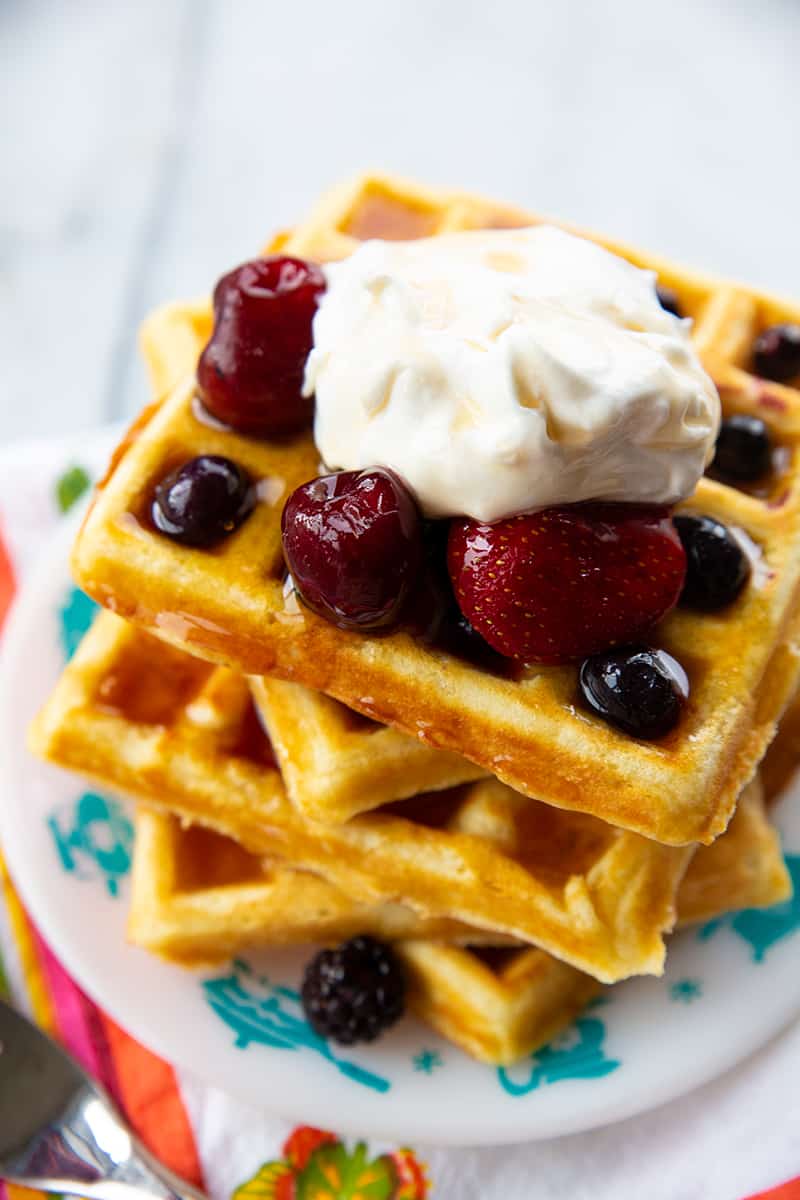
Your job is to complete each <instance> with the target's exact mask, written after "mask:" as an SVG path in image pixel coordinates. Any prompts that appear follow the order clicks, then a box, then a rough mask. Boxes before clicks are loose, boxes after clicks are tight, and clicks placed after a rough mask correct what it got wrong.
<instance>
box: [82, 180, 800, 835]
mask: <svg viewBox="0 0 800 1200" xmlns="http://www.w3.org/2000/svg"><path fill="white" fill-rule="evenodd" d="M540 219H541V218H537V217H534V216H531V215H530V214H526V213H522V212H520V211H519V210H514V209H509V208H505V207H503V206H501V205H497V204H493V203H492V202H489V201H483V200H476V199H474V198H471V197H469V196H465V195H462V194H460V193H450V192H447V193H445V192H431V191H428V190H426V189H422V188H416V187H414V186H412V185H407V184H405V183H403V182H401V181H397V180H391V179H389V180H385V179H378V178H373V177H367V178H364V179H361V180H358V181H357V182H356V183H355V184H353V185H349V186H348V187H345V188H341V189H338V190H336V191H335V192H333V193H331V194H330V195H329V196H327V197H326V198H325V199H324V200H323V201H322V203H321V204H320V206H319V207H318V208H317V210H316V211H315V212H314V213H313V214H312V216H311V218H310V220H308V221H307V222H306V223H305V224H304V225H302V226H300V227H299V228H298V229H297V230H295V231H294V232H293V233H291V234H288V235H282V236H281V237H280V238H279V239H278V240H277V241H276V242H275V243H273V247H272V248H275V249H282V250H286V251H289V252H291V253H296V254H300V255H305V256H307V257H309V258H312V259H318V260H320V261H326V260H332V259H336V258H341V257H343V256H344V255H346V254H348V253H349V252H350V250H351V249H352V248H353V246H355V245H357V244H358V241H359V239H363V238H366V237H373V236H381V237H384V238H401V239H402V238H409V237H419V236H427V235H435V234H437V233H439V232H442V231H445V230H454V229H469V228H479V227H503V226H507V227H511V226H515V225H516V226H519V225H523V224H533V223H536V222H537V221H538V220H540ZM605 244H606V245H608V246H609V247H610V248H611V249H613V250H615V251H617V252H619V253H622V254H624V255H625V256H626V257H628V258H629V259H631V260H633V261H634V262H636V263H638V264H639V265H642V266H648V267H651V268H653V269H654V270H656V271H657V272H658V275H659V277H660V279H661V280H662V282H663V283H665V284H667V285H669V286H671V287H674V288H675V290H676V291H677V293H678V295H679V297H680V301H681V304H682V306H683V308H684V310H685V311H686V313H688V314H689V315H690V316H692V317H693V318H694V320H695V330H694V336H695V340H696V344H697V346H698V349H699V351H700V353H701V355H702V357H703V359H704V362H705V364H706V366H707V367H708V369H709V370H710V371H711V373H712V374H713V376H714V378H715V380H716V382H717V384H718V387H719V389H720V393H721V396H722V402H723V408H724V410H725V412H726V413H731V412H745V413H757V414H758V415H759V416H760V417H762V418H763V419H764V420H765V421H766V422H767V424H768V425H769V426H770V428H771V429H772V431H773V433H774V435H775V438H776V440H777V442H778V443H779V445H780V446H781V448H782V455H783V463H782V466H781V470H780V471H779V472H778V473H777V474H776V476H775V479H774V486H773V487H772V489H771V490H770V491H769V494H767V495H755V494H752V495H751V494H747V493H745V492H743V491H739V490H736V489H733V488H730V487H727V486H725V485H723V484H721V483H719V482H716V481H714V480H712V479H710V478H705V479H703V480H701V482H700V484H699V485H698V488H697V491H696V493H695V495H694V496H693V497H692V498H691V499H690V501H689V502H688V504H687V505H686V506H685V507H687V508H696V509H698V510H700V511H702V512H704V513H708V514H710V515H712V516H714V517H717V518H719V519H720V520H722V521H723V522H725V523H727V524H729V525H732V526H735V527H738V528H739V529H741V530H743V531H744V532H745V533H746V534H747V535H748V536H749V537H750V538H751V539H752V541H753V542H754V543H755V548H756V554H757V561H756V564H755V571H754V582H753V584H752V585H751V586H749V587H748V588H747V589H746V591H745V593H744V594H743V596H742V597H741V598H740V599H739V600H738V601H737V602H736V604H735V605H734V606H733V607H731V608H730V609H728V610H727V611H725V612H723V613H721V614H697V613H691V612H689V611H686V610H678V611H676V612H674V613H673V614H671V615H670V616H669V617H668V618H667V619H666V620H665V621H664V622H663V624H662V625H661V626H660V628H659V630H658V641H659V643H660V644H662V645H663V647H664V648H665V649H666V650H668V651H669V652H670V653H672V654H673V655H674V656H675V657H676V658H678V659H679V661H681V662H682V663H683V665H684V666H685V667H686V669H687V670H688V672H689V675H690V678H691V684H692V696H691V702H690V705H689V706H688V708H687V711H686V714H685V717H684V719H683V721H682V722H681V725H680V726H679V727H678V729H677V730H676V731H674V732H673V733H672V734H670V735H669V736H668V737H667V738H665V739H664V740H662V741H661V742H658V743H642V742H639V741H636V740H634V739H632V738H629V737H628V736H626V735H624V734H622V733H619V732H617V731H615V730H614V729H612V728H610V727H609V726H608V725H607V724H605V723H604V722H602V721H600V720H599V719H597V718H595V717H593V716H592V715H590V714H588V713H587V712H585V711H582V710H581V709H580V707H578V706H576V704H575V699H576V690H577V689H576V670H575V668H574V667H561V668H554V667H550V668H536V669H528V670H525V671H522V672H521V673H520V675H519V677H518V678H515V679H513V680H510V679H504V678H499V677H497V676H494V675H491V674H489V673H487V672H485V671H483V670H481V669H479V668H477V667H475V666H473V665H471V664H469V663H467V662H464V661H462V660H460V659H457V658H455V657H453V656H452V655H449V654H447V653H445V652H444V651H441V650H437V649H436V648H434V647H429V646H425V645H423V644H421V643H420V642H419V641H415V640H414V639H413V638H412V637H411V636H410V635H409V634H408V633H406V632H403V631H399V632H396V633H394V634H392V635H391V636H386V637H381V638H376V637H370V636H366V635H361V634H354V633H347V632H343V631H341V630H339V629H337V628H335V627H334V626H333V625H331V624H329V623H328V622H326V621H325V620H323V619H322V618H319V617H317V616H315V615H314V614H313V613H311V612H309V611H307V610H305V609H304V608H301V607H300V606H299V604H298V603H297V601H296V599H295V598H294V596H293V595H292V594H287V590H286V587H285V585H284V570H283V560H282V555H281V545H280V514H281V509H282V504H283V501H284V500H285V498H286V497H287V496H288V494H289V493H290V492H291V491H292V490H293V489H294V488H295V487H296V486H297V485H298V484H300V483H302V482H304V481H305V480H307V479H308V478H310V477H312V476H314V475H315V474H317V472H318V467H319V463H318V455H317V452H316V450H315V447H314V444H313V441H312V439H311V438H310V437H309V436H300V437H297V438H295V439H294V440H292V441H290V442H289V443H286V442H284V443H281V444H278V443H277V442H270V441H264V440H261V441H256V440H255V439H249V438H246V437H241V436H237V435H236V434H235V433H233V432H228V431H224V430H221V429H219V428H212V427H211V426H210V425H209V424H208V423H207V422H204V421H202V420H201V419H199V418H198V415H197V409H196V406H195V404H194V400H193V381H192V377H191V376H192V363H193V362H194V360H195V359H196V357H197V353H198V352H199V349H200V347H201V345H202V342H203V340H204V339H205V337H206V336H207V335H208V332H209V328H210V324H209V315H208V311H207V309H204V308H203V306H202V305H200V306H198V305H194V306H191V305H190V306H188V307H187V308H186V309H184V310H182V309H181V308H180V306H172V307H171V308H169V309H167V310H165V311H163V312H162V313H161V314H160V315H159V316H158V317H157V318H156V319H155V321H151V322H150V324H149V325H148V326H147V328H146V331H145V336H144V342H145V346H146V348H147V349H148V353H149V355H150V358H151V368H152V370H153V374H154V379H155V381H156V383H157V384H158V383H159V382H160V383H161V384H163V385H164V386H165V390H166V391H167V395H166V398H165V399H164V401H163V403H162V404H161V405H160V406H159V407H158V408H157V409H155V410H153V411H152V412H151V413H150V414H149V415H146V416H145V417H143V418H142V419H141V420H140V422H139V424H138V426H137V428H136V429H135V431H134V434H133V436H132V437H131V438H130V439H129V441H128V442H127V443H126V444H125V445H124V446H123V447H122V448H121V451H120V452H119V454H118V455H117V458H116V461H115V463H114V464H113V469H112V470H111V472H110V475H109V477H108V479H107V480H106V482H105V486H104V487H103V488H102V489H101V491H100V492H99V494H98V496H97V498H96V500H95V503H94V506H93V508H92V510H91V512H90V514H89V516H88V518H87V521H86V523H85V525H84V528H83V531H82V533H81V535H80V537H79V540H78V543H77V546H76V551H75V556H74V567H75V571H76V575H77V578H78V580H79V582H80V583H81V584H82V586H83V587H85V588H86V590H87V591H88V592H89V593H90V594H91V595H92V596H94V597H95V598H96V599H97V600H99V601H100V603H101V604H103V605H105V606H106V607H108V608H111V609H113V610H114V611H116V612H118V613H120V614H122V615H123V616H125V617H128V618H130V619H132V620H134V621H136V622H138V623H140V624H142V625H144V626H146V627H148V628H150V629H152V630H155V631H157V632H158V633H159V635H160V636H162V637H164V638H166V639H168V640H170V641H172V642H174V643H175V644H177V645H180V646H182V647H183V648H185V649H188V650H189V651H191V652H192V653H194V654H196V655H199V656H201V657H204V658H208V659H210V660H213V661H217V662H221V663H226V664H228V665H230V666H232V667H235V668H236V669H237V670H242V671H244V672H247V673H249V674H256V675H263V674H271V675H275V676H279V677H281V678H284V679H286V680H289V681H292V682H298V683H301V684H303V685H305V686H307V687H311V688H314V689H317V690H319V691H322V692H325V693H327V694H329V695H332V696H334V697H336V698H337V699H339V700H340V701H342V702H343V703H345V704H346V705H348V706H349V707H351V708H353V709H356V710H358V711H360V712H362V713H364V714H365V715H366V716H369V717H371V718H373V719H375V720H377V721H379V722H380V723H382V724H389V725H393V726H396V727H397V728H399V729H401V730H404V731H406V732H407V733H409V734H411V735H413V736H415V737H417V738H418V739H420V740H423V741H425V742H426V743H427V744H429V745H431V746H435V747H437V748H439V749H445V750H449V751H453V752H455V753H458V754H460V755H462V756H464V757H466V758H468V759H470V760H471V761H473V762H474V763H476V764H477V765H478V766H480V767H482V768H484V769H485V770H487V771H489V772H491V773H492V774H493V775H497V776H499V777H500V778H501V779H503V780H504V781H505V782H506V783H508V784H510V785H512V786H513V787H515V788H517V789H518V790H519V791H521V792H523V793H525V794H527V795H532V796H536V797H537V798H538V799H540V800H542V801H545V802H546V803H548V804H550V805H554V806H556V807H559V808H563V809H571V810H574V811H577V812H584V813H589V814H592V815H594V816H596V817H600V818H602V819H603V820H605V821H608V822H611V823H613V824H615V825H619V826H622V827H624V828H627V829H631V830H634V831H637V832H639V833H642V834H645V835H646V836H648V837H650V838H654V839H656V840H658V841H661V842H664V843H668V844H673V845H679V844H685V843H689V842H692V841H701V842H710V841H711V840H713V838H714V837H715V836H717V835H718V834H719V833H720V832H721V831H722V830H723V829H724V828H725V827H726V825H727V822H728V820H729V818H730V815H731V813H732V811H733V807H734V804H735V801H736V797H737V796H738V794H739V792H740V791H741V789H742V787H743V786H744V784H745V783H746V782H747V781H748V779H750V778H751V777H752V775H753V773H754V771H755V768H756V765H757V763H758V761H759V760H760V758H761V757H762V755H763V753H764V751H765V749H766V747H767V745H768V743H769V741H770V740H771V738H772V736H773V735H774V730H775V724H776V721H777V720H778V719H779V717H780V714H781V711H782V709H783V707H784V705H785V703H786V700H787V698H788V696H789V694H790V693H791V690H792V688H793V686H794V684H795V682H796V679H797V675H798V648H797V645H796V644H795V639H796V634H797V630H796V628H793V627H792V625H791V622H790V616H791V614H792V612H793V611H795V609H796V601H797V596H798V584H799V583H800V554H799V553H798V539H800V487H798V471H799V470H800V456H799V455H798V450H797V441H798V436H800V419H799V416H800V393H798V392H797V391H795V390H793V389H791V388H788V387H782V386H780V385H778V384H774V383H768V382H765V381H763V380H758V379H755V378H754V377H752V376H751V375H749V374H748V373H747V371H746V370H745V369H744V368H745V364H746V358H747V353H748V347H749V345H750V344H751V341H752V337H753V335H754V334H755V333H756V332H757V331H758V330H759V329H760V328H762V327H763V326H764V325H766V324H771V323H773V322H776V321H779V320H784V321H785V320H800V311H798V310H797V309H796V308H795V309H793V308H791V307H790V306H789V305H788V304H783V303H781V302H779V301H777V300H774V299H772V298H770V297H768V296H764V295H761V294H759V293H756V292H753V291H750V290H747V289H744V288H741V287H736V286H733V285H729V284H726V283H722V282H719V281H718V280H715V279H709V278H704V277H702V276H699V275H693V274H690V273H689V272H686V271H684V270H682V269H680V268H677V267H675V266H674V265H673V264H670V263H667V262H664V261H661V260H659V259H656V258H652V257H650V256H647V255H643V254H640V253H639V252H638V251H633V250H631V249H630V248H628V247H624V246H620V245H618V244H616V243H609V242H605ZM184 355H185V360H184V358H183V356H184ZM179 361H180V362H181V363H182V364H183V365H182V368H181V370H180V371H179V370H178V369H177V366H178V362H179ZM179 375H182V378H181V380H180V381H179V382H175V380H176V379H177V377H178V376H179ZM199 452H206V453H219V454H225V455H228V456H229V457H231V458H233V459H235V460H236V461H238V462H240V463H241V464H242V465H243V466H244V467H246V468H247V469H248V470H249V471H250V472H251V473H252V474H253V475H254V476H256V477H257V478H260V479H263V480H264V481H265V482H264V484H263V485H262V488H261V495H262V501H263V502H262V503H261V504H259V505H258V506H257V509H256V511H255V512H254V513H253V514H252V515H251V516H250V517H249V519H248V520H247V521H246V522H245V523H244V525H243V526H242V527H241V528H240V529H239V530H238V531H237V532H236V533H235V534H233V535H232V536H231V537H230V538H228V539H227V541H225V542H224V543H223V544H222V545H221V546H219V547H218V548H216V549H215V550H214V551H211V552H209V551H200V550H195V549H189V548H187V547H183V546H180V545H178V544H176V543H174V542H172V541H170V540H169V539H167V538H164V537H161V536H159V535H157V534H156V533H155V532H154V531H153V530H152V528H151V527H150V526H149V524H148V520H147V517H146V509H147V500H148V497H149V495H150V490H151V488H152V486H153V484H154V482H155V481H156V480H157V479H159V478H160V477H161V476H162V475H163V474H164V473H165V471H166V470H167V469H168V468H169V467H171V466H172V465H174V463H175V462H176V461H180V460H182V459H185V458H188V457H191V456H192V455H195V454H197V453H199Z"/></svg>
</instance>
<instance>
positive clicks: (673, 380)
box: [305, 226, 720, 522]
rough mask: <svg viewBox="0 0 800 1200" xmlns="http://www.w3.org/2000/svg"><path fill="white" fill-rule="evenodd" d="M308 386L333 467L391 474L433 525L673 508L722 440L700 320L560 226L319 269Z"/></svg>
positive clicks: (460, 236)
mask: <svg viewBox="0 0 800 1200" xmlns="http://www.w3.org/2000/svg"><path fill="white" fill-rule="evenodd" d="M325 274H326V277H327V283H328V288H327V291H326V293H325V295H324V296H323V298H322V300H321V303H320V306H319V308H318V310H317V313H316V315H315V318H314V328H313V333H314V346H313V350H312V352H311V354H310V356H309V359H308V364H307V367H306V375H305V391H306V394H310V393H311V392H315V393H316V421H315V428H314V436H315V439H316V443H317V447H318V449H319V451H320V454H321V457H322V459H323V461H324V462H325V464H326V466H328V467H329V468H331V469H337V470H339V469H341V470H355V469H360V468H366V467H375V466H383V467H390V468H392V469H393V470H394V471H396V472H397V474H398V475H400V476H401V478H403V479H404V480H405V482H406V483H407V484H408V485H409V486H410V488H411V489H412V491H413V492H414V494H415V495H416V498H417V500H418V502H419V504H420V506H421V507H422V510H423V512H424V513H425V514H426V515H427V516H430V517H446V516H457V515H466V516H470V517H473V518H474V519H476V520H478V521H486V522H492V521H497V520H499V519H501V518H503V517H508V516H512V515H515V514H517V513H521V512H528V511H531V510H535V509H539V508H546V507H549V506H550V505H555V504H572V503H575V502H577V501H581V500H622V501H630V502H639V503H658V504H661V503H664V504H672V503H674V502H676V501H678V500H681V499H684V498H685V497H687V496H689V495H690V494H691V492H692V491H693V490H694V487H695V485H696V483H697V481H698V479H699V478H700V476H701V475H702V473H703V470H704V468H705V466H706V465H707V463H708V461H709V459H710V457H711V455H712V454H713V449H714V442H715V439H716V435H717V431H718V427H719V419H720V406H719V397H718V395H717V392H716V389H715V387H714V384H713V383H712V382H711V380H710V379H709V377H708V375H707V374H706V373H705V371H704V370H703V368H702V366H701V365H700V361H699V359H698V357H697V355H696V353H695V351H694V349H693V347H692V344H691V342H690V340H689V333H690V327H691V322H690V321H686V320H679V319H678V318H676V317H673V316H672V315H670V314H669V313H667V312H665V310H664V309H662V307H661V305H660V304H659V302H658V299H657V297H656V292H655V276H654V274H653V273H652V272H650V271H643V270H640V269H638V268H637V267H634V266H632V265H631V264H630V263H628V262H626V261H625V260H623V259H621V258H618V257H617V256H615V255H613V254H610V253H609V252H608V251H606V250H603V249H602V248H601V247H600V246H597V245H595V244H594V243H592V242H589V241H586V240H585V239H583V238H578V237H574V236H573V235H571V234H568V233H564V232H563V231H562V230H560V229H556V228H553V227H551V226H537V227H536V228H531V229H513V230H489V231H475V232H468V233H453V234H443V235H440V236H439V237H435V238H425V239H422V240H419V241H413V242H380V241H370V242H365V243H364V244H363V245H362V246H360V247H359V248H358V249H357V250H356V251H355V252H354V253H353V254H352V255H351V256H350V257H349V258H347V259H345V260H344V261H343V262H340V263H335V264H333V265H330V266H327V267H326V268H325Z"/></svg>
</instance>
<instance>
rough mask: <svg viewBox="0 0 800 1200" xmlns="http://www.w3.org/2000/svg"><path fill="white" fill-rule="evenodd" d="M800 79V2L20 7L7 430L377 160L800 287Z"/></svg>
mask: <svg viewBox="0 0 800 1200" xmlns="http://www.w3.org/2000/svg"><path fill="white" fill-rule="evenodd" d="M798 64H800V3H798V0H702V2H700V0H658V2H656V0H605V2H604V0H493V2H492V3H491V4H489V3H475V2H472V0H406V2H405V3H395V4H389V3H386V2H385V0H294V2H293V3H292V2H287V0H280V2H278V0H127V2H126V0H0V438H2V439H3V440H6V439H11V438H14V437H19V436H26V435H33V434H44V433H48V432H53V433H56V432H63V431H65V430H68V429H78V428H83V427H88V426H91V425H94V424H96V423H98V422H101V421H104V420H109V419H112V418H115V417H119V416H121V415H125V414H128V413H130V412H132V411H133V410H135V409H136V408H137V407H138V406H139V405H140V404H141V403H142V402H143V401H144V399H145V387H144V379H143V376H142V373H141V368H140V366H139V364H138V362H137V360H136V353H135V332H136V325H137V323H138V321H139V319H140V318H141V316H142V315H143V314H144V313H145V312H146V310H147V309H148V307H150V306H152V305H153V304H154V303H156V302H158V301H159V300H162V299H167V298H170V297H175V296H181V295H186V294H193V293H200V292H203V291H205V290H208V288H209V287H210V285H211V283H212V282H213V280H214V279H215V278H216V277H217V276H218V275H219V274H220V273H221V272H222V271H223V270H224V269H225V268H226V267H228V266H230V265H232V264H233V263H234V262H236V261H238V260H240V259H242V258H244V257H247V256H248V255H249V254H250V253H251V252H253V251H254V250H255V248H257V247H258V246H259V245H260V243H261V242H262V241H263V240H264V237H265V235H266V234H267V233H268V232H269V231H270V230H271V229H273V228H274V227H275V226H277V225H279V224H281V223H285V222H287V221H289V220H291V219H292V218H293V217H294V216H296V215H297V214H298V213H302V212H303V211H304V210H305V209H306V208H307V206H308V205H309V203H310V202H311V201H312V199H313V198H314V196H315V195H316V194H317V192H318V191H319V190H320V189H322V188H323V187H325V186H326V185H327V184H328V183H330V182H331V181H333V180H335V179H337V178H339V177H340V176H342V175H346V174H349V173H352V172H354V171H355V170H357V169H359V168H361V167H364V166H376V167H380V168H382V169H386V170H394V171H398V172H403V173H405V174H409V175H413V176H418V177H420V178H422V179H428V180H431V181H434V182H437V183H442V184H454V185H459V186H464V187H470V188H475V189H481V190H483V191H484V192H487V193H490V194H496V195H497V196H498V197H500V198H503V199H508V200H511V201H515V202H519V203H522V204H528V205H531V206H533V207H535V208H537V209H540V210H543V211H549V212H552V213H554V214H558V215H563V216H566V217H570V218H573V219H576V220H578V221H582V222H584V223H586V224H588V225H593V226H595V227H596V228H599V229H605V230H608V231H610V232H614V233H617V234H619V235H623V236H624V237H626V238H627V239H628V240H630V241H633V242H640V243H641V244H642V245H645V246H651V247H653V248H656V249H659V250H663V251H665V252H666V253H668V254H672V255H674V256H676V257H677V258H679V259H682V260H684V261H687V262H689V263H694V264H696V265H698V266H702V267H707V268H711V269H713V270H717V271H720V272H723V273H726V274H728V275H732V276H738V277H740V278H743V279H747V280H749V281H752V282H754V283H757V284H762V285H764V286H767V287H770V288H774V289H776V290H779V291H783V292H786V293H788V294H790V295H791V294H793V295H795V296H800V234H799V227H800V205H799V204H798V197H799V196H800V153H798V149H799V148H800V137H798V123H799V118H800V69H798Z"/></svg>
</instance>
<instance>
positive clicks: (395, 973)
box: [301, 937, 406, 1046]
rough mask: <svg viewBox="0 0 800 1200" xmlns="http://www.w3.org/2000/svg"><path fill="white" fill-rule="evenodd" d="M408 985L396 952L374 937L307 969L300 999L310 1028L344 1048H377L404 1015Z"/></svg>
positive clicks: (320, 957)
mask: <svg viewBox="0 0 800 1200" xmlns="http://www.w3.org/2000/svg"><path fill="white" fill-rule="evenodd" d="M405 992H406V982H405V977H404V975H403V970H402V968H401V966H400V963H399V962H398V960H397V958H396V956H395V954H394V952H393V951H392V949H391V948H390V947H389V946H386V945H384V944H383V942H379V941H377V940H376V939H375V938H371V937H354V938H351V939H350V941H349V942H343V943H342V945H341V946H337V948H336V949H335V950H322V951H320V953H319V954H317V956H316V957H315V958H313V959H312V960H311V962H310V963H309V964H308V966H307V967H306V972H305V976H304V978H303V986H302V989H301V996H302V999H303V1010H304V1012H305V1014H306V1017H307V1019H308V1023H309V1024H310V1026H311V1028H312V1029H313V1030H314V1032H315V1033H318V1034H319V1035H320V1037H324V1038H331V1039H332V1040H333V1041H334V1042H340V1043H341V1044H342V1045H343V1046H352V1044H353V1043H354V1042H374V1041H375V1038H376V1037H378V1036H379V1035H380V1034H381V1033H383V1031H384V1029H388V1028H389V1026H390V1025H394V1023H395V1021H397V1020H399V1019H400V1017H401V1016H402V1015H403V1008H404V1004H405Z"/></svg>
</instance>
